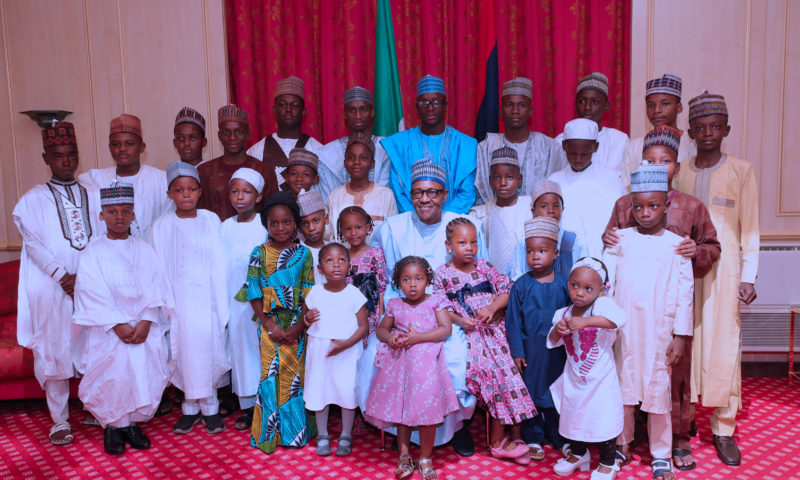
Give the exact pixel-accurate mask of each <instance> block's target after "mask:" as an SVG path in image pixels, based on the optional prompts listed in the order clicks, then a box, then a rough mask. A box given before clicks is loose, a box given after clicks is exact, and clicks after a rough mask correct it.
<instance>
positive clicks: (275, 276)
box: [236, 192, 314, 453]
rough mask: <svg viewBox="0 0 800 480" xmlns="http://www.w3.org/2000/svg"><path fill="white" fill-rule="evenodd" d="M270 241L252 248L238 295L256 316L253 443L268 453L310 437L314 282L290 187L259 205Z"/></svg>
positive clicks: (298, 210) (311, 265) (298, 444)
mask: <svg viewBox="0 0 800 480" xmlns="http://www.w3.org/2000/svg"><path fill="white" fill-rule="evenodd" d="M261 223H262V225H264V227H266V229H267V233H268V237H267V242H266V243H264V244H263V245H259V246H257V247H256V248H254V249H253V251H252V253H251V254H250V264H249V265H250V266H249V267H248V269H247V280H246V282H245V284H244V286H243V287H242V289H241V290H240V291H239V293H238V294H236V299H237V300H239V301H242V302H250V305H251V306H252V307H253V311H254V312H255V314H256V316H257V317H258V338H259V345H260V349H261V379H260V383H259V385H258V394H257V396H256V405H255V409H254V411H253V427H252V428H251V429H250V444H251V445H252V446H254V447H256V448H258V449H259V450H262V451H264V452H266V453H272V452H274V451H275V450H276V448H277V447H278V445H282V446H284V447H302V446H304V445H305V444H306V442H307V441H308V439H309V438H310V437H311V432H309V419H308V418H307V416H306V409H305V403H304V401H303V376H304V373H305V355H306V338H305V335H304V334H303V320H302V318H301V316H300V314H301V312H302V307H303V302H304V301H305V298H306V296H307V295H308V292H309V290H310V289H311V287H312V286H313V285H314V270H313V265H314V263H313V262H312V261H311V253H310V251H309V249H308V248H307V247H305V246H303V245H299V244H298V243H297V242H296V240H295V239H296V236H297V225H298V223H300V208H299V207H298V206H297V202H295V200H294V197H293V196H292V194H291V193H290V192H278V193H276V194H274V195H272V196H271V197H270V198H269V199H267V201H266V202H264V207H263V208H262V209H261Z"/></svg>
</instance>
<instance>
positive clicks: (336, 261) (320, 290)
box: [303, 243, 367, 457]
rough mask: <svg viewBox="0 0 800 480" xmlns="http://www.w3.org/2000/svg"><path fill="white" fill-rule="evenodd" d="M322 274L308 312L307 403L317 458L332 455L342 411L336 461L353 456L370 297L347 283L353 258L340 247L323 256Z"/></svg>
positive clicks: (326, 248)
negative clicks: (335, 418)
mask: <svg viewBox="0 0 800 480" xmlns="http://www.w3.org/2000/svg"><path fill="white" fill-rule="evenodd" d="M317 270H318V271H319V273H321V274H322V275H324V276H325V279H326V280H327V281H326V282H325V283H324V284H319V283H318V284H316V285H314V286H313V287H312V288H311V291H310V292H309V294H308V296H307V297H306V300H305V305H304V306H303V323H305V325H306V326H307V327H308V346H307V350H306V372H305V383H304V385H303V399H304V400H305V402H306V408H307V409H308V410H312V411H314V412H315V413H316V421H317V455H320V456H326V455H330V454H331V442H330V436H328V410H329V407H330V405H338V406H339V407H341V409H342V433H341V435H340V436H339V442H338V445H337V446H336V455H337V456H340V457H343V456H347V455H350V452H351V446H352V430H353V420H354V419H355V413H356V410H355V409H356V407H357V406H358V402H357V400H356V367H357V364H358V359H359V357H361V353H362V352H363V350H364V347H363V345H362V342H361V339H362V338H363V337H364V335H365V334H366V333H367V308H366V303H367V297H365V296H364V295H363V294H362V293H361V291H360V290H359V289H358V288H356V287H354V286H353V285H351V284H349V283H348V282H347V274H348V273H349V272H350V253H349V252H348V251H347V248H345V247H344V246H343V245H341V244H339V243H329V244H327V245H325V246H324V247H322V249H320V251H319V266H318V267H317Z"/></svg>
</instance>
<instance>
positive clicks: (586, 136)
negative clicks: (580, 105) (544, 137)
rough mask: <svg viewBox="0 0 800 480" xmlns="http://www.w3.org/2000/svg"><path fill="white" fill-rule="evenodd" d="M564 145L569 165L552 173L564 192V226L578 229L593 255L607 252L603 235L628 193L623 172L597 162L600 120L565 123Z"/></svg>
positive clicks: (567, 228) (552, 178) (569, 228)
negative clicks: (612, 213)
mask: <svg viewBox="0 0 800 480" xmlns="http://www.w3.org/2000/svg"><path fill="white" fill-rule="evenodd" d="M562 135H563V141H562V147H563V149H564V154H565V155H566V157H567V161H568V162H569V166H567V167H566V168H564V169H562V170H559V171H558V172H556V173H554V174H552V175H550V178H549V179H550V180H552V181H554V182H556V183H557V184H558V185H559V186H560V187H561V191H562V193H563V198H564V204H565V205H570V206H571V207H570V208H566V209H564V213H563V215H562V217H561V228H563V229H565V230H569V231H571V232H575V234H576V235H577V236H578V238H579V239H580V240H581V242H582V243H583V244H584V245H586V249H587V250H588V253H589V255H591V256H593V257H595V258H599V257H601V256H602V255H603V241H602V238H601V237H602V235H603V232H604V231H605V224H606V223H607V222H608V218H609V217H610V216H611V211H612V210H613V209H614V203H615V202H616V201H617V199H618V198H619V197H621V196H622V195H624V194H625V189H624V188H623V187H622V182H621V181H620V179H619V174H618V173H617V172H616V171H614V170H611V169H608V168H606V167H603V166H602V165H597V164H595V163H594V156H595V155H596V152H597V149H598V142H597V138H598V137H597V123H596V122H594V121H592V120H589V119H586V118H576V119H575V120H571V121H569V122H567V124H566V125H565V126H564V133H563V134H562Z"/></svg>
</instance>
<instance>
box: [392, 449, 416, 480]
mask: <svg viewBox="0 0 800 480" xmlns="http://www.w3.org/2000/svg"><path fill="white" fill-rule="evenodd" d="M416 468H417V464H416V463H414V460H412V459H411V455H400V461H398V462H397V470H395V471H394V478H396V479H397V480H401V479H403V478H407V477H410V476H411V475H413V474H414V470H415V469H416Z"/></svg>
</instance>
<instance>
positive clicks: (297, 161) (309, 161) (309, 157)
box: [286, 148, 319, 173]
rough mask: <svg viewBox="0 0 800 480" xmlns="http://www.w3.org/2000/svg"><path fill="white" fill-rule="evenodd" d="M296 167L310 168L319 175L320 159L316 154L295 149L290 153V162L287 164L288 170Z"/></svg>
mask: <svg viewBox="0 0 800 480" xmlns="http://www.w3.org/2000/svg"><path fill="white" fill-rule="evenodd" d="M294 165H303V166H306V167H309V168H311V169H312V170H314V173H317V171H318V168H319V157H318V156H317V155H316V154H315V153H314V152H312V151H309V150H306V149H305V148H293V149H292V151H291V152H289V162H288V163H287V164H286V168H287V169H288V168H289V167H292V166H294Z"/></svg>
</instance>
